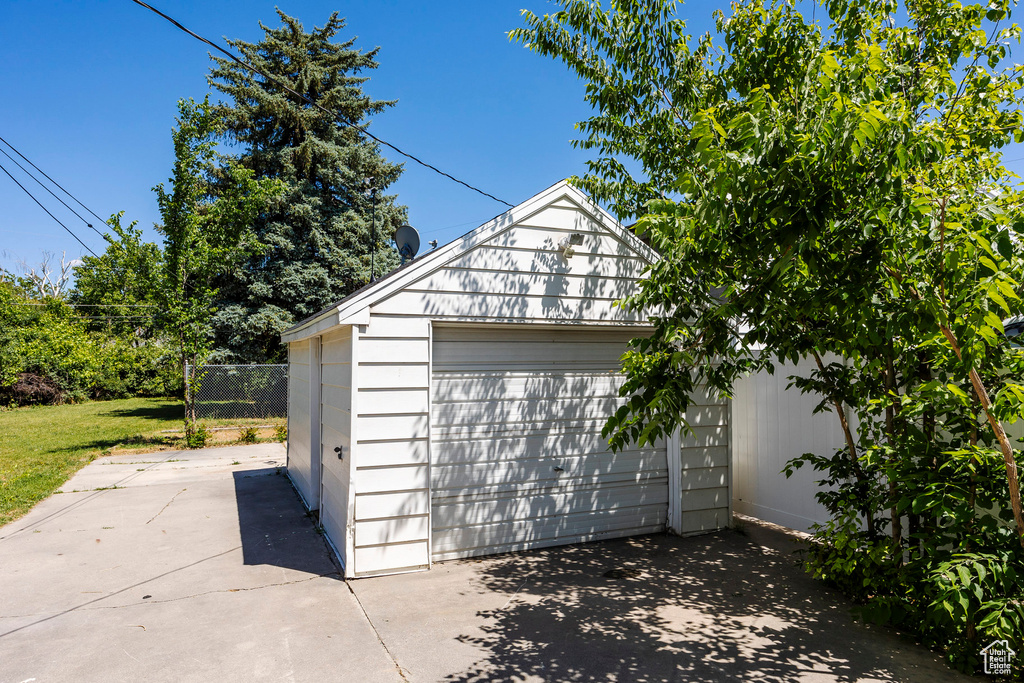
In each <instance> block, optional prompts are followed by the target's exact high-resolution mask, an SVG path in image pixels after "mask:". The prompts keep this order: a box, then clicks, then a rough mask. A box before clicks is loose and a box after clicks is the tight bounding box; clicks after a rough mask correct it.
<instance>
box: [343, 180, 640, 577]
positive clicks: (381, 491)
mask: <svg viewBox="0 0 1024 683" xmlns="http://www.w3.org/2000/svg"><path fill="white" fill-rule="evenodd" d="M509 228H510V229H509V230H506V231H504V232H501V233H499V234H497V235H495V236H494V237H493V238H491V239H490V240H487V241H485V242H483V243H481V244H479V245H477V246H476V247H475V248H473V249H470V250H469V251H467V252H466V253H464V254H462V255H461V256H460V257H458V258H457V259H455V260H453V261H452V262H450V263H447V264H445V265H444V266H443V267H441V268H438V269H437V270H435V271H434V272H432V273H427V274H425V276H424V277H423V278H421V279H420V280H419V281H417V282H414V283H412V284H410V285H408V286H407V287H405V288H404V289H402V290H400V291H399V292H397V293H396V294H394V295H393V296H390V297H388V298H386V299H384V300H383V301H380V302H378V303H377V304H375V305H374V306H372V307H371V309H370V322H369V325H366V326H362V327H361V328H357V329H359V332H358V335H357V338H356V341H355V349H356V351H355V353H356V358H357V361H356V365H355V367H356V370H355V372H356V380H355V386H356V387H357V391H356V399H355V400H356V408H355V414H356V418H355V419H356V426H355V438H356V442H355V447H354V452H355V462H356V480H355V481H356V483H355V550H354V552H355V573H356V575H359V576H364V575H367V574H375V573H384V572H393V571H403V570H412V569H418V568H424V567H427V566H429V563H430V543H429V538H430V519H429V515H430V488H429V482H430V477H429V464H428V463H429V447H430V444H429V436H430V429H429V424H430V419H429V415H430V412H429V411H430V329H431V328H430V324H431V323H430V321H431V320H437V321H460V322H476V323H488V322H517V323H530V322H534V323H552V322H559V321H565V322H572V323H580V324H602V323H604V324H608V323H620V322H626V323H630V322H637V321H639V320H640V318H639V316H636V315H633V314H626V313H624V312H623V311H622V310H621V309H619V308H615V307H613V306H612V302H613V301H615V300H616V299H620V298H622V297H623V296H624V295H625V294H627V293H629V292H630V291H632V290H633V288H634V287H635V283H636V278H637V277H638V276H639V275H640V274H641V273H642V272H643V270H644V268H645V267H646V265H647V263H646V261H644V260H643V259H642V258H640V257H639V256H638V255H637V254H636V253H635V252H634V251H633V250H632V249H631V248H630V247H629V246H628V245H627V244H625V243H624V242H623V241H621V240H620V239H618V238H617V237H616V236H614V235H612V234H611V233H610V232H608V231H607V230H605V229H604V228H603V227H601V226H600V225H599V224H598V223H596V222H594V221H593V220H592V219H590V218H589V217H588V216H587V215H586V214H584V213H581V211H580V207H579V206H578V205H576V204H575V203H573V202H571V201H569V200H567V199H562V200H559V201H557V202H555V203H553V204H551V205H548V206H546V207H544V208H543V209H541V210H539V211H538V212H536V213H534V214H533V215H532V216H528V217H525V218H524V219H522V220H521V221H520V223H517V224H516V225H514V226H512V225H510V226H509ZM573 232H576V233H581V234H582V235H583V236H584V243H583V245H581V246H578V247H575V250H576V254H575V255H574V256H573V257H572V258H570V259H565V258H564V257H563V255H562V251H561V250H560V249H559V248H558V242H559V240H561V239H562V238H563V237H565V236H567V235H570V234H572V233H573Z"/></svg>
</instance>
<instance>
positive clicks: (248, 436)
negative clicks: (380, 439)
mask: <svg viewBox="0 0 1024 683" xmlns="http://www.w3.org/2000/svg"><path fill="white" fill-rule="evenodd" d="M238 438H239V439H240V440H241V442H242V443H256V442H257V441H258V440H259V432H258V430H257V429H256V428H255V427H243V428H242V429H239V430H238Z"/></svg>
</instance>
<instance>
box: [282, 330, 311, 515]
mask: <svg viewBox="0 0 1024 683" xmlns="http://www.w3.org/2000/svg"><path fill="white" fill-rule="evenodd" d="M309 345H310V342H309V340H308V339H303V340H302V341H298V342H292V343H291V344H289V345H288V476H289V477H290V478H291V480H292V482H293V483H294V484H295V489H296V490H297V491H298V492H299V496H301V497H302V500H303V502H304V503H305V504H306V507H307V508H312V509H316V505H317V499H316V498H317V497H316V495H315V494H314V491H313V490H312V483H313V482H312V465H311V460H312V459H311V457H310V406H309V386H310V385H309V361H310V358H309Z"/></svg>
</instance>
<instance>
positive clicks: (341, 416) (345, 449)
mask: <svg viewBox="0 0 1024 683" xmlns="http://www.w3.org/2000/svg"><path fill="white" fill-rule="evenodd" d="M320 363H321V370H320V376H321V389H320V397H321V410H320V420H321V435H320V441H321V458H322V459H323V461H322V463H323V464H322V472H323V486H322V490H323V494H322V500H321V502H320V524H321V526H322V527H323V530H324V533H325V534H326V535H327V537H328V538H329V539H330V541H331V543H332V544H333V546H334V548H335V549H337V551H338V554H339V555H340V558H339V559H340V560H341V562H342V565H344V566H345V567H346V569H348V565H349V559H350V558H349V553H350V549H349V546H350V539H349V536H350V535H351V529H350V519H349V517H350V507H351V495H352V491H351V489H352V486H351V482H352V472H351V470H352V467H351V464H352V457H351V456H352V328H351V327H347V326H346V327H341V328H338V329H335V330H333V331H331V332H329V333H327V334H325V335H324V336H323V338H322V339H321V348H320ZM335 448H341V449H342V453H341V455H342V457H340V458H339V457H338V453H337V452H336V451H335Z"/></svg>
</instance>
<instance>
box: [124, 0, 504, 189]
mask: <svg viewBox="0 0 1024 683" xmlns="http://www.w3.org/2000/svg"><path fill="white" fill-rule="evenodd" d="M131 1H132V2H134V3H135V4H136V5H139V6H140V7H144V8H146V9H148V10H149V11H151V12H153V13H154V14H156V15H158V16H160V17H163V18H164V19H166V20H167V21H169V22H171V23H172V24H174V25H175V26H177V27H178V28H179V29H181V30H182V31H184V32H185V33H187V34H189V35H190V36H192V37H193V38H195V39H196V40H198V41H200V42H203V43H206V44H207V45H209V46H210V47H212V48H213V49H214V50H217V51H218V52H220V53H221V54H224V55H226V56H227V58H228V59H230V60H231V61H233V62H235V63H236V64H238V65H239V66H241V67H242V68H244V69H247V70H249V71H251V72H253V73H254V74H259V75H260V76H263V78H265V79H266V80H267V81H270V82H271V83H275V84H277V85H278V86H280V87H281V88H282V89H284V90H285V91H286V92H288V93H290V94H292V95H294V96H295V97H298V98H299V99H301V100H303V101H305V102H307V103H308V104H309V105H310V106H312V107H315V108H317V109H319V110H320V111H322V112H324V113H325V114H329V115H330V116H331V118H332V119H333V120H334V121H337V122H338V123H341V124H343V125H345V126H348V127H349V128H354V129H356V130H357V131H359V132H361V133H363V134H364V135H366V136H367V137H369V138H371V139H373V140H375V141H377V142H378V143H380V144H382V145H384V146H385V147H390V148H391V149H393V150H395V151H396V152H398V153H399V154H401V155H402V156H404V157H406V158H407V159H412V160H413V161H415V162H416V163H417V164H419V165H420V166H423V167H424V168H428V169H430V170H431V171H433V172H434V173H438V174H440V175H442V176H444V177H445V178H448V179H449V180H453V181H455V182H457V183H458V184H459V185H462V186H463V187H468V188H469V189H470V190H473V191H474V192H478V193H480V194H482V195H483V196H485V197H488V198H490V199H493V200H494V201H496V202H498V203H499V204H504V205H505V206H508V207H510V208H511V207H512V204H509V203H508V202H506V201H505V200H504V199H498V198H497V197H495V196H494V195H493V194H491V193H489V192H484V191H483V190H481V189H480V188H479V187H474V186H473V185H470V184H469V183H467V182H465V181H464V180H459V179H458V178H456V177H455V176H453V175H451V174H449V173H445V172H444V171H442V170H441V169H439V168H437V167H436V166H433V165H431V164H428V163H427V162H426V161H423V160H422V159H420V158H418V157H415V156H413V155H412V154H409V153H408V152H405V151H403V150H401V149H399V148H398V147H395V146H394V145H392V144H391V143H390V142H387V141H386V140H382V139H380V138H379V137H377V136H376V135H374V134H373V133H371V132H369V131H368V130H366V128H365V127H364V126H360V125H358V124H356V123H353V122H352V121H349V120H348V119H346V118H345V117H344V116H342V115H341V114H340V113H339V112H337V111H331V110H330V109H327V108H326V107H323V106H321V105H320V104H318V103H316V102H314V101H313V100H311V99H310V98H308V97H306V96H305V95H303V94H302V93H299V92H296V91H295V90H292V89H291V88H289V87H288V86H287V85H285V84H284V83H283V82H282V81H281V80H280V79H277V78H275V77H273V76H271V75H269V74H267V73H266V72H265V71H262V70H260V69H257V68H256V67H255V66H253V65H251V64H249V63H248V62H245V61H243V60H241V59H239V58H238V57H236V56H235V55H234V54H232V53H231V52H228V51H227V50H225V49H224V48H222V47H221V46H220V45H217V44H216V43H214V42H212V41H210V40H207V39H206V38H204V37H202V36H201V35H199V34H198V33H196V32H195V31H192V30H190V29H188V28H186V27H184V26H182V25H181V24H180V23H178V22H177V21H176V20H174V19H173V18H172V17H169V16H167V15H166V14H164V13H163V12H161V11H160V10H158V9H156V8H155V7H153V6H152V5H149V4H147V3H145V2H143V1H142V0H131Z"/></svg>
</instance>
